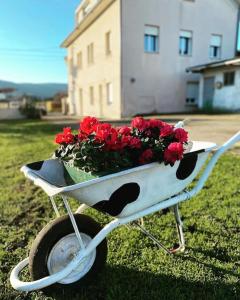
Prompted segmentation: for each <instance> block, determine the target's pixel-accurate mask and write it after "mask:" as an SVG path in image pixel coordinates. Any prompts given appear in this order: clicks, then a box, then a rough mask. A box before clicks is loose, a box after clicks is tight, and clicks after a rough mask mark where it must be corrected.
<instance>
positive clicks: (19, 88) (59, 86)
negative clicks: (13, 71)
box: [0, 80, 67, 98]
mask: <svg viewBox="0 0 240 300" xmlns="http://www.w3.org/2000/svg"><path fill="white" fill-rule="evenodd" d="M6 87H7V88H14V89H16V92H17V94H19V95H21V94H27V95H31V96H36V97H39V98H51V97H53V96H54V95H55V94H56V93H58V92H67V84H65V83H15V82H11V81H4V80H0V88H6Z"/></svg>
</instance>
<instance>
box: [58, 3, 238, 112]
mask: <svg viewBox="0 0 240 300" xmlns="http://www.w3.org/2000/svg"><path fill="white" fill-rule="evenodd" d="M238 11H239V9H238V3H237V1H234V0H218V1H216V0H171V1H169V0H148V1H146V0H131V1H130V0H85V1H84V0H83V1H82V3H81V4H80V6H79V7H78V8H77V10H76V28H75V30H74V31H73V32H72V33H71V34H70V35H69V36H68V37H67V39H66V40H65V41H64V42H63V44H62V46H63V47H65V48H67V51H68V53H67V59H66V62H67V65H68V83H69V97H68V104H69V111H70V113H71V114H77V115H79V116H85V115H95V116H98V117H106V118H121V117H127V116H132V115H136V114H147V113H169V112H183V111H191V110H193V109H195V108H196V107H197V106H198V103H199V89H200V84H201V82H200V77H201V76H200V75H199V74H196V73H190V72H188V73H187V72H186V69H187V68H188V67H190V66H194V65H199V64H205V63H210V62H214V61H218V60H222V59H228V58H231V57H234V56H235V53H236V41H237V29H238Z"/></svg>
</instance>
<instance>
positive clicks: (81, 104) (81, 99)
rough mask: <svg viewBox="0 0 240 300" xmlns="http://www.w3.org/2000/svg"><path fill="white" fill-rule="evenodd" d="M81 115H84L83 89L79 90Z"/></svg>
mask: <svg viewBox="0 0 240 300" xmlns="http://www.w3.org/2000/svg"><path fill="white" fill-rule="evenodd" d="M79 114H80V115H83V89H81V88H80V89H79Z"/></svg>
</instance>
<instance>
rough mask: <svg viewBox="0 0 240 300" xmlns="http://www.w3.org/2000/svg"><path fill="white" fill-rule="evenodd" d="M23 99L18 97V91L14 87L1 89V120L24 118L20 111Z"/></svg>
mask: <svg viewBox="0 0 240 300" xmlns="http://www.w3.org/2000/svg"><path fill="white" fill-rule="evenodd" d="M21 103H22V100H21V99H20V98H19V97H17V92H16V90H15V89H13V88H1V89H0V120H3V119H22V118H23V116H22V115H21V113H20V111H19V107H20V105H21Z"/></svg>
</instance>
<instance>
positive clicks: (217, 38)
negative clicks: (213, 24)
mask: <svg viewBox="0 0 240 300" xmlns="http://www.w3.org/2000/svg"><path fill="white" fill-rule="evenodd" d="M221 47H222V37H221V35H216V34H212V37H211V44H210V50H209V51H210V52H209V57H210V58H216V59H220V58H221Z"/></svg>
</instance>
